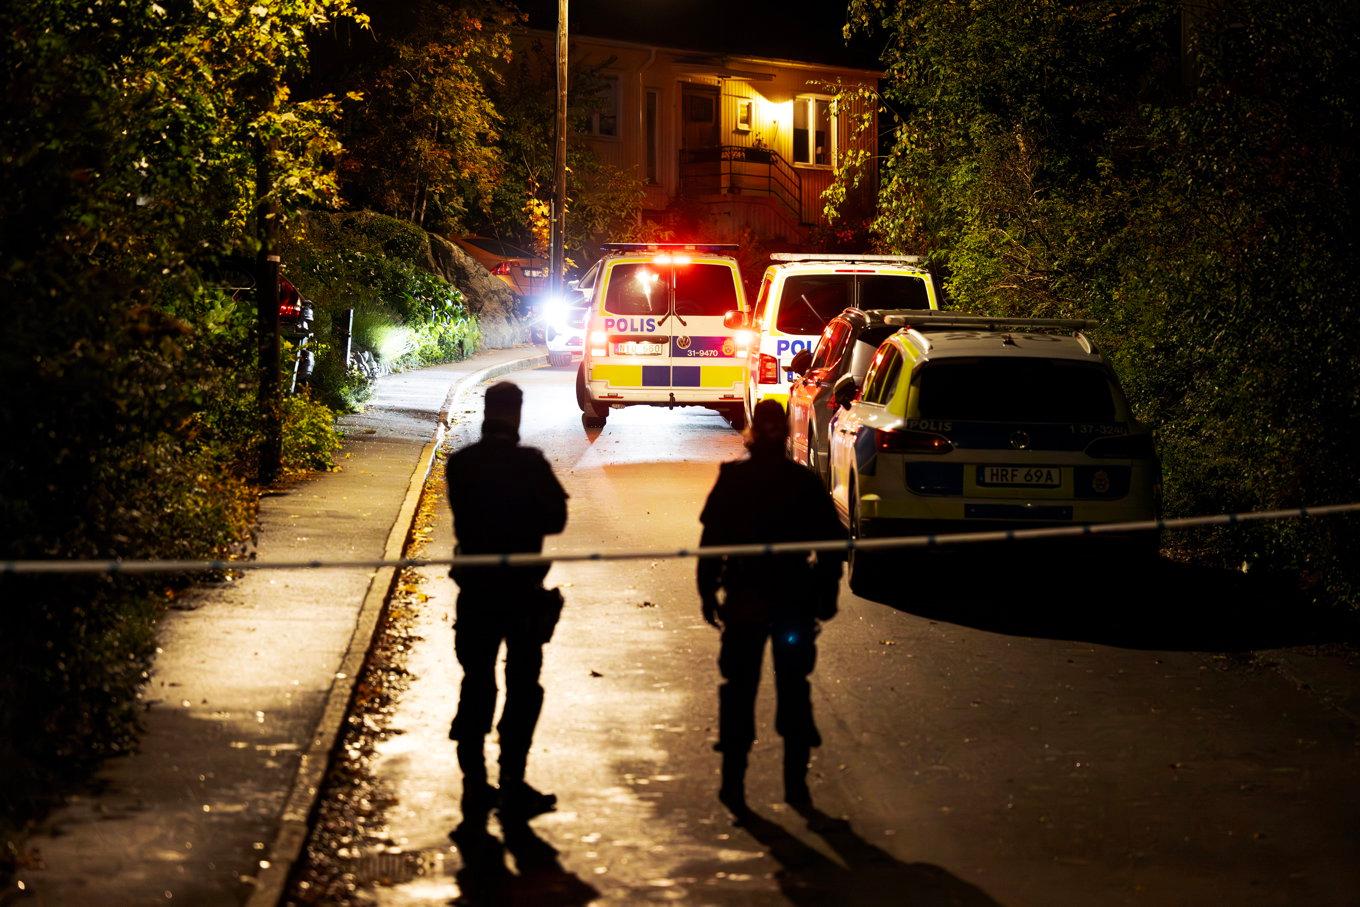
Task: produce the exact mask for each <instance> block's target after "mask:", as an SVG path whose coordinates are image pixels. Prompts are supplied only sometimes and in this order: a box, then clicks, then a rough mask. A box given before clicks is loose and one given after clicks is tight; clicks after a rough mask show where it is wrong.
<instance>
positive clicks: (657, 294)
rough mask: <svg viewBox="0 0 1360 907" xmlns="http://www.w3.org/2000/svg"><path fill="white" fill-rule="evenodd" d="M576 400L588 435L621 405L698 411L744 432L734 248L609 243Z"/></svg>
mask: <svg viewBox="0 0 1360 907" xmlns="http://www.w3.org/2000/svg"><path fill="white" fill-rule="evenodd" d="M603 250H604V257H603V258H602V259H601V261H600V265H599V268H600V270H599V272H598V275H597V276H596V279H595V290H594V294H593V296H592V298H591V303H590V313H589V316H588V318H587V320H586V345H585V354H584V356H583V358H582V360H581V367H580V369H579V370H578V372H577V378H576V400H577V403H578V404H579V406H580V408H581V414H582V415H581V418H582V421H583V423H584V424H585V425H586V426H587V427H596V428H598V427H600V426H603V425H604V423H605V420H606V418H608V415H609V411H610V410H611V409H619V408H622V407H625V406H668V407H669V406H703V407H707V408H709V409H713V410H717V411H718V412H719V413H721V414H722V415H723V416H724V417H725V418H726V419H727V420H728V421H729V422H730V423H731V424H732V425H733V426H734V427H736V428H741V427H744V425H745V416H744V412H743V409H742V398H741V394H742V385H743V384H744V383H745V380H746V360H747V355H748V353H749V350H750V344H751V340H752V333H751V331H750V330H748V329H747V328H746V322H747V314H746V294H745V291H744V290H743V289H742V283H741V271H740V268H739V267H738V265H737V260H736V259H735V258H734V257H733V256H732V254H731V253H734V252H735V251H736V250H737V246H735V245H728V244H705V243H607V244H606V245H605V246H603Z"/></svg>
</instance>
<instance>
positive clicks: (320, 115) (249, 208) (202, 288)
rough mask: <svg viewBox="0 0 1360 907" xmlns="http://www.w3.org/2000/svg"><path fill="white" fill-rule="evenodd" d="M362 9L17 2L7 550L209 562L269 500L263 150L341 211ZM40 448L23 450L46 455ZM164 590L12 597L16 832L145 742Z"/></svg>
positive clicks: (5, 811) (2, 679)
mask: <svg viewBox="0 0 1360 907" xmlns="http://www.w3.org/2000/svg"><path fill="white" fill-rule="evenodd" d="M351 13H352V9H351V6H350V3H349V0H261V2H258V3H253V4H247V3H238V2H229V0H198V2H196V3H193V4H183V3H181V4H167V5H165V6H162V5H160V4H157V3H127V2H125V0H120V2H113V0H82V2H79V3H76V2H71V0H39V2H32V3H25V4H9V5H5V6H3V7H0V82H2V84H3V90H0V162H3V165H4V171H5V177H6V178H5V180H4V184H3V187H2V188H0V238H2V239H3V247H4V249H5V251H6V256H5V261H4V263H3V265H2V266H0V267H3V278H0V279H2V280H3V286H2V289H3V296H2V297H0V298H2V299H3V312H2V313H0V314H3V318H4V323H5V325H6V328H7V334H6V339H7V343H6V344H5V345H4V346H3V347H0V384H2V385H3V386H4V387H5V388H6V389H7V393H6V403H5V406H4V407H3V408H0V436H3V437H4V438H5V439H6V445H7V446H6V450H5V456H3V457H0V539H3V543H0V544H3V550H4V556H6V557H44V558H47V557H171V558H175V557H201V556H205V555H214V554H224V553H226V552H229V551H231V550H233V549H234V548H235V547H236V546H238V545H239V544H240V543H241V541H242V539H243V538H244V537H245V536H246V535H247V533H248V532H249V529H250V525H251V520H252V517H253V508H254V494H253V492H252V490H251V489H250V488H249V485H248V482H247V480H246V478H245V477H246V476H249V475H251V474H252V470H251V469H250V465H249V464H250V461H251V452H252V448H253V444H254V437H253V433H252V431H251V429H250V426H251V425H253V424H255V422H256V421H257V420H256V414H255V412H254V402H253V393H250V392H248V391H246V392H243V387H245V388H248V387H249V386H250V385H249V384H248V383H246V382H247V380H248V379H247V377H246V376H247V375H249V374H250V373H251V371H250V370H251V369H252V368H253V341H252V339H251V334H252V320H253V306H250V305H244V304H242V303H238V302H236V301H234V300H233V299H232V298H231V296H230V295H229V294H227V293H225V292H223V291H222V290H220V289H219V288H218V287H217V286H216V285H215V284H216V281H217V280H218V278H217V276H216V273H217V271H218V268H217V267H216V265H215V262H216V261H218V260H219V258H221V257H223V256H226V255H228V254H232V253H234V254H245V255H249V254H251V253H252V252H253V249H254V246H253V241H252V240H251V237H250V233H249V232H248V230H247V226H248V223H249V219H250V218H251V216H252V214H253V213H254V212H255V211H256V210H257V208H258V206H259V204H260V203H261V201H262V198H261V197H259V196H257V193H256V185H255V163H256V155H257V152H258V150H259V149H260V148H262V147H273V148H274V149H275V151H274V154H275V157H276V162H275V167H274V173H275V177H276V178H275V180H274V182H273V183H272V184H271V185H269V186H267V187H265V196H266V197H267V198H269V199H271V200H273V201H274V202H276V203H277V204H278V206H279V209H280V210H282V211H284V212H286V211H287V210H289V208H291V207H293V206H296V205H299V204H303V203H315V202H325V201H327V200H329V199H332V198H333V197H334V193H335V181H334V179H333V177H332V176H331V174H330V169H329V166H328V162H329V159H330V157H331V156H332V155H333V154H334V153H335V151H336V148H337V144H336V138H335V134H334V131H333V128H332V125H331V121H332V120H333V117H334V114H335V110H336V108H335V102H334V101H333V100H332V99H330V98H327V97H320V98H313V99H310V100H307V101H299V100H296V99H295V98H294V97H293V96H292V93H291V90H290V87H289V80H290V79H291V78H292V77H293V76H294V75H296V74H297V73H298V72H299V71H300V70H301V69H302V68H303V67H304V66H305V64H306V60H307V46H306V41H305V36H306V32H307V30H309V29H313V28H316V27H319V26H321V25H324V24H326V23H328V22H331V21H333V20H334V19H336V18H337V17H341V16H347V15H350V14H351ZM21 439H22V440H21ZM163 588H164V587H163V586H155V587H153V586H152V585H151V584H150V583H145V582H134V581H131V580H127V579H120V580H116V581H115V580H112V579H99V580H89V581H84V582H80V581H74V580H67V581H63V582H61V583H59V584H58V583H52V582H51V581H46V582H42V583H36V582H20V581H18V580H16V579H13V578H8V579H6V580H4V585H3V595H2V596H0V597H3V598H4V600H5V602H6V604H7V607H5V608H4V609H0V665H3V667H0V704H3V707H2V708H0V777H4V778H5V779H6V783H5V785H4V786H3V790H4V793H3V795H2V797H0V825H3V824H4V822H5V820H6V819H12V818H13V817H15V816H17V815H20V814H22V813H23V812H24V811H25V810H26V809H28V808H31V807H32V806H33V805H34V803H33V801H32V800H31V799H30V798H31V796H32V793H33V791H34V790H35V789H39V788H41V787H42V785H43V784H45V783H46V782H48V781H50V780H52V778H53V777H54V776H60V775H62V774H63V773H64V772H79V771H80V769H81V768H82V767H83V766H84V765H87V764H88V763H89V761H90V760H93V759H97V758H99V757H101V756H103V755H105V754H107V753H109V752H115V751H118V750H119V749H121V748H125V747H126V746H128V745H129V743H130V739H131V738H130V736H129V732H130V730H131V728H132V726H133V725H132V722H133V718H134V713H133V708H134V702H135V700H134V693H135V691H136V689H137V687H138V686H139V685H140V683H141V680H142V678H143V677H144V670H145V667H146V664H147V661H148V658H149V655H150V651H151V647H152V645H153V637H152V634H151V627H152V622H153V621H154V618H155V615H156V613H157V611H156V603H155V599H154V598H153V597H148V596H151V594H152V593H153V592H159V591H161V590H163Z"/></svg>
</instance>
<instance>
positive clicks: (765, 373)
mask: <svg viewBox="0 0 1360 907" xmlns="http://www.w3.org/2000/svg"><path fill="white" fill-rule="evenodd" d="M770 259H771V260H772V261H773V262H774V264H772V265H770V266H769V267H768V268H767V269H766V270H765V276H764V278H763V279H762V280H761V282H760V292H759V293H758V294H757V295H756V304H755V312H754V314H753V315H752V324H751V327H752V329H753V330H755V332H756V342H755V344H754V345H753V346H752V348H751V355H750V362H749V368H748V372H749V374H748V377H747V382H746V392H745V396H744V398H743V399H744V402H745V406H746V415H747V417H748V418H749V417H750V415H751V413H752V412H753V411H754V409H755V405H756V404H757V403H759V402H760V401H761V400H766V399H774V400H778V401H779V402H780V403H783V404H785V407H786V408H787V405H788V395H789V385H790V384H791V383H792V380H793V374H792V372H791V371H790V369H789V365H790V360H791V359H792V358H793V357H794V356H796V355H798V353H799V352H800V351H802V350H809V351H810V350H811V349H812V348H813V347H814V346H816V345H817V338H818V336H819V335H820V334H821V333H822V331H823V330H825V328H826V324H827V322H828V321H830V320H831V319H832V318H835V317H836V316H837V315H839V314H840V313H841V312H843V311H845V310H846V309H848V308H851V307H854V308H858V309H938V308H939V307H940V304H939V293H938V292H937V288H936V286H935V283H934V280H933V279H932V278H931V274H930V272H929V271H927V270H926V269H925V268H923V267H921V260H920V258H918V257H917V256H914V255H851V254H831V253H826V254H823V253H816V254H803V253H784V252H780V253H777V254H775V255H771V256H770Z"/></svg>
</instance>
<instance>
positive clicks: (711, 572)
mask: <svg viewBox="0 0 1360 907" xmlns="http://www.w3.org/2000/svg"><path fill="white" fill-rule="evenodd" d="M723 476H724V473H723V472H722V471H721V469H720V470H719V472H718V481H717V482H716V483H715V484H714V486H713V490H712V491H710V492H709V493H708V500H707V501H706V502H705V503H704V510H703V512H702V513H701V514H699V522H700V523H702V524H703V527H704V528H703V532H701V533H700V534H699V547H700V548H704V547H707V546H709V545H721V544H723V542H724V541H725V530H726V524H727V517H726V514H725V511H726V509H727V507H726V502H727V493H726V489H725V487H724V485H725V483H724V482H723ZM722 574H723V559H722V558H720V557H701V558H699V564H698V566H697V568H696V569H695V580H696V582H697V583H698V586H699V607H700V613H702V614H703V617H704V620H705V621H707V622H708V623H709V624H711V625H713V626H715V627H721V626H722V623H721V621H720V620H719V617H718V614H719V611H720V605H719V603H718V590H719V589H721V588H722Z"/></svg>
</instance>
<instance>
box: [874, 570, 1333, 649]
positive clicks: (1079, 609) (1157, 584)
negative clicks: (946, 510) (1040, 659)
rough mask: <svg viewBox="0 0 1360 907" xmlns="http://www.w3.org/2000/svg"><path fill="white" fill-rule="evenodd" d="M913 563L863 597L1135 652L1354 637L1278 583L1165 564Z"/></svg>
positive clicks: (935, 615) (1002, 629) (938, 616)
mask: <svg viewBox="0 0 1360 907" xmlns="http://www.w3.org/2000/svg"><path fill="white" fill-rule="evenodd" d="M970 547H971V546H970ZM1036 554H1037V552H1036ZM911 558H912V559H911V561H910V566H907V565H905V564H899V565H898V566H897V567H896V569H895V570H890V571H889V572H891V573H893V574H895V575H898V576H904V575H908V573H909V575H910V577H911V579H910V582H897V583H885V584H882V585H880V586H879V587H878V588H875V589H873V590H871V591H870V593H869V594H868V595H864V594H863V593H861V595H862V597H865V598H869V599H870V600H872V601H877V602H880V603H882V604H886V605H889V606H891V607H893V608H896V609H897V610H899V611H905V612H908V613H911V614H915V615H918V616H920V617H926V618H930V619H932V620H939V621H943V622H948V623H953V624H960V625H963V626H969V627H975V628H977V629H980V630H987V631H990V632H994V633H1004V634H1007V635H1011V636H1029V637H1041V638H1048V639H1071V640H1082V641H1086V642H1092V643H1098V644H1103V645H1113V646H1121V647H1124V648H1132V649H1153V650H1168V651H1169V650H1184V651H1210V652H1245V651H1251V650H1257V649H1270V648H1282V647H1285V646H1296V645H1309V644H1318V643H1326V642H1338V641H1345V640H1351V639H1354V637H1355V635H1356V634H1355V629H1354V627H1352V626H1350V625H1349V624H1347V623H1345V622H1343V621H1341V620H1339V619H1336V618H1333V617H1329V616H1327V615H1325V614H1322V613H1320V612H1318V611H1316V610H1314V609H1311V608H1309V607H1308V606H1307V604H1306V603H1305V602H1304V601H1302V600H1301V596H1299V594H1298V593H1297V592H1296V591H1295V590H1294V589H1293V588H1292V587H1291V585H1290V584H1289V583H1287V582H1285V581H1283V580H1282V579H1279V578H1270V577H1264V576H1258V575H1246V574H1242V573H1237V572H1234V571H1228V570H1214V569H1208V568H1204V567H1195V566H1189V565H1184V564H1177V563H1173V562H1170V561H1167V560H1164V559H1163V560H1158V561H1156V562H1155V563H1149V564H1146V565H1145V566H1144V567H1143V568H1142V569H1139V570H1133V569H1130V568H1129V566H1128V565H1127V563H1118V562H1110V561H1102V560H1100V559H1096V558H1091V557H1082V556H1081V555H1080V554H1078V555H1077V556H1072V555H1071V553H1070V552H1069V554H1068V556H1066V557H1061V556H1057V555H1056V553H1055V552H1047V553H1044V554H1042V555H1038V556H1034V557H1027V556H1026V555H1025V553H1023V552H1020V553H1005V552H997V551H995V550H983V549H974V550H968V549H966V548H964V547H963V546H960V547H959V548H958V549H957V550H954V551H949V552H931V553H928V554H913V555H911Z"/></svg>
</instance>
